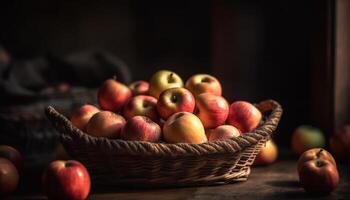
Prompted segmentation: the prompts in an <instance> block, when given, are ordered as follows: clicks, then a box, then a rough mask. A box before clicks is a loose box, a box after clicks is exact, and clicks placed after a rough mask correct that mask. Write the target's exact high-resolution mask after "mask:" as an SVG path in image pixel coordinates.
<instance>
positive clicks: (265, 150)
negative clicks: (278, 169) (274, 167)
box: [253, 140, 278, 165]
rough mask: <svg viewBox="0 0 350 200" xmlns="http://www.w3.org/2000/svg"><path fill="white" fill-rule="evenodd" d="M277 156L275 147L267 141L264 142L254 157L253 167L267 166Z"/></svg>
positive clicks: (270, 141)
mask: <svg viewBox="0 0 350 200" xmlns="http://www.w3.org/2000/svg"><path fill="white" fill-rule="evenodd" d="M277 156H278V148H277V145H276V144H275V143H274V142H273V141H272V140H269V141H267V142H266V144H265V146H263V147H262V148H261V150H260V152H259V153H258V155H256V158H255V160H254V163H253V165H269V164H271V163H273V162H275V160H276V159H277Z"/></svg>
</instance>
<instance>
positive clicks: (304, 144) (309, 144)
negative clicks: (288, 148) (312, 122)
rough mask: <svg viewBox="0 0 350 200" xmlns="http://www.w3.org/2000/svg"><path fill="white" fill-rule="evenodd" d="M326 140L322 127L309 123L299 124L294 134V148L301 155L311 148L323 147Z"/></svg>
mask: <svg viewBox="0 0 350 200" xmlns="http://www.w3.org/2000/svg"><path fill="white" fill-rule="evenodd" d="M325 141H326V140H325V138H324V135H323V133H322V131H321V130H320V129H318V128H316V127H313V126H308V125H303V126H299V127H298V128H297V129H296V130H295V131H294V133H293V135H292V141H291V143H292V150H293V152H294V153H295V154H296V155H301V154H302V153H303V152H304V151H306V150H309V149H313V148H323V147H324V146H325Z"/></svg>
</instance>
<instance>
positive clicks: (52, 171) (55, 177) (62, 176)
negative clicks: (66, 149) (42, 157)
mask: <svg viewBox="0 0 350 200" xmlns="http://www.w3.org/2000/svg"><path fill="white" fill-rule="evenodd" d="M42 183H43V187H44V192H45V194H46V195H47V197H48V198H49V199H74V200H84V199H86V198H87V196H88V195H89V192H90V186H91V181H90V175H89V172H88V171H87V169H86V168H85V167H84V165H82V164H81V163H80V162H78V161H74V160H68V161H63V160H56V161H53V162H51V163H50V165H49V166H48V167H47V169H46V170H45V172H44V174H43V177H42Z"/></svg>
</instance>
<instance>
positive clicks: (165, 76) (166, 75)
mask: <svg viewBox="0 0 350 200" xmlns="http://www.w3.org/2000/svg"><path fill="white" fill-rule="evenodd" d="M149 84H150V86H149V94H150V95H151V96H153V97H155V98H157V99H158V98H159V95H160V93H162V92H163V91H164V90H166V89H169V88H176V87H183V82H182V79H181V78H180V76H179V75H177V74H176V73H175V72H172V71H168V70H160V71H158V72H156V73H155V74H153V76H152V77H151V79H150V81H149Z"/></svg>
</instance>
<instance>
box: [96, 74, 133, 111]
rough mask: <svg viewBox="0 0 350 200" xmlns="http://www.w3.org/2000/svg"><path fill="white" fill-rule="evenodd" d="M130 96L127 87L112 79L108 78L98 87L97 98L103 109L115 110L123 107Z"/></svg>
mask: <svg viewBox="0 0 350 200" xmlns="http://www.w3.org/2000/svg"><path fill="white" fill-rule="evenodd" d="M131 96H132V94H131V90H130V89H129V87H127V86H126V85H124V84H122V83H120V82H118V81H116V80H114V79H108V80H106V81H105V82H103V84H102V85H101V87H100V88H99V90H98V94H97V100H98V104H99V105H100V106H101V108H102V109H103V110H109V111H113V112H117V111H119V110H121V109H122V108H123V106H124V105H125V104H126V103H127V102H128V100H129V99H130V97H131Z"/></svg>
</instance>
